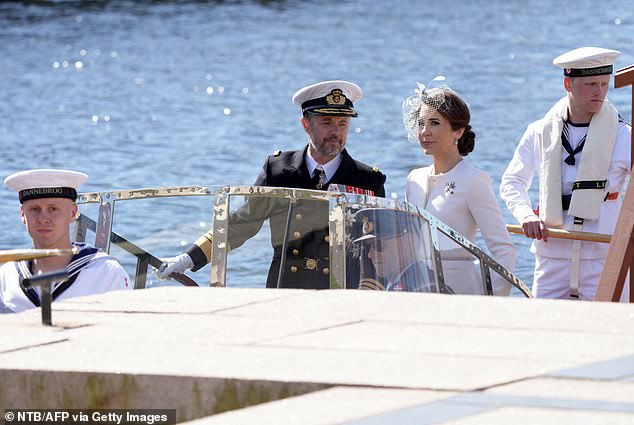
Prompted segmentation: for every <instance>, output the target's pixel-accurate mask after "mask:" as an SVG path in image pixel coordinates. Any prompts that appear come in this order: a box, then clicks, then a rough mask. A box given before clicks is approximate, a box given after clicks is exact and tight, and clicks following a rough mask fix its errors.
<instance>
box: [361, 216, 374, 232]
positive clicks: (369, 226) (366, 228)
mask: <svg viewBox="0 0 634 425" xmlns="http://www.w3.org/2000/svg"><path fill="white" fill-rule="evenodd" d="M373 230H374V223H372V222H371V221H370V219H369V218H367V217H363V234H364V235H367V234H369V233H371V232H372V231H373Z"/></svg>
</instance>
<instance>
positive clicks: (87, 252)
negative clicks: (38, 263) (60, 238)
mask: <svg viewBox="0 0 634 425" xmlns="http://www.w3.org/2000/svg"><path fill="white" fill-rule="evenodd" d="M73 246H77V247H79V248H80V252H79V253H77V254H76V255H74V256H73V258H72V259H71V262H70V263H69V264H68V266H66V271H67V272H68V274H69V276H70V277H69V279H68V280H67V281H66V282H61V283H59V284H57V285H55V286H54V287H53V288H51V289H52V290H51V292H52V297H53V301H58V300H65V299H69V298H73V297H79V296H84V295H93V294H101V293H103V292H107V291H113V290H118V289H132V283H131V282H130V277H129V276H128V274H127V272H126V271H125V270H124V268H123V267H122V266H121V265H120V264H119V262H118V261H117V260H116V259H115V258H114V257H111V256H110V255H108V254H106V253H104V252H102V251H100V250H97V249H96V248H94V247H91V246H89V245H86V244H83V243H82V244H80V243H73ZM29 266H30V261H11V262H7V263H5V264H3V265H2V267H0V305H2V304H4V306H5V307H6V308H8V309H9V310H11V311H13V312H16V313H17V312H20V311H24V310H27V309H30V308H34V307H37V306H39V304H40V299H39V291H38V290H37V289H35V288H30V289H28V290H27V289H25V288H24V287H23V286H22V285H21V282H22V280H23V279H25V278H28V277H30V276H31V271H30V270H29Z"/></svg>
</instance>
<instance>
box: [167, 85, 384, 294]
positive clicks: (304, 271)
mask: <svg viewBox="0 0 634 425" xmlns="http://www.w3.org/2000/svg"><path fill="white" fill-rule="evenodd" d="M362 96H363V92H362V91H361V88H360V87H359V86H357V85H356V84H354V83H351V82H348V81H340V80H338V81H325V82H321V83H317V84H313V85H310V86H307V87H304V88H302V89H300V90H298V91H297V92H296V93H295V95H294V96H293V103H295V104H296V105H297V106H299V107H300V108H301V110H302V118H301V124H302V127H303V128H304V131H305V132H306V134H307V135H308V145H307V146H306V147H304V148H303V149H301V150H296V151H289V152H279V151H278V152H275V154H273V155H272V156H269V157H268V158H267V159H266V161H265V162H264V166H263V167H262V170H261V171H260V174H259V175H258V177H257V179H256V180H255V183H254V185H256V186H272V187H290V188H298V189H317V190H326V189H327V187H328V185H329V184H340V185H346V186H352V187H354V188H358V189H363V190H365V191H367V192H369V193H372V194H374V195H375V196H380V197H384V196H385V188H384V184H385V178H386V177H385V175H384V174H383V173H381V172H380V171H379V170H378V168H376V167H370V166H368V165H366V164H364V163H362V162H359V161H357V160H355V159H353V158H352V157H351V156H350V155H349V154H348V152H347V151H346V149H345V144H346V139H347V137H348V130H349V127H350V120H351V118H353V117H356V116H357V112H356V111H355V109H354V102H356V101H358V100H359V99H361V97H362ZM254 201H255V202H254ZM287 211H288V201H286V200H284V201H279V200H270V199H268V200H267V199H252V200H251V201H250V202H247V203H246V204H245V205H244V206H242V207H241V208H240V209H238V210H237V211H235V212H234V213H233V214H232V215H231V217H230V219H229V247H230V249H235V248H237V247H239V246H240V245H242V244H243V243H244V242H245V241H246V240H247V239H248V238H250V237H252V236H253V235H255V234H256V233H257V232H258V231H259V229H260V228H261V226H262V223H263V222H264V220H266V219H269V220H270V227H271V244H272V246H273V251H274V254H273V259H272V261H271V267H270V269H269V274H268V278H267V282H266V286H267V287H269V288H271V287H277V286H278V280H279V283H280V285H279V286H280V287H284V288H305V289H326V288H328V287H329V286H330V283H329V282H330V277H329V274H330V270H329V267H330V266H329V258H328V255H329V240H328V206H327V205H325V203H324V202H318V201H310V200H300V201H298V202H297V204H296V205H295V207H294V210H293V215H292V216H291V221H290V225H289V230H288V232H287V234H288V244H287V249H286V252H282V244H283V238H284V233H285V230H286V219H287ZM211 246H212V231H211V230H210V231H209V232H207V233H206V234H204V235H203V236H201V237H200V238H199V239H198V240H197V241H196V242H195V243H194V244H193V245H192V246H191V247H190V248H189V249H188V250H187V251H186V252H185V253H183V254H181V255H179V256H177V257H172V258H166V259H163V261H164V263H163V266H162V267H161V268H160V269H159V270H158V271H157V276H158V277H159V278H160V279H167V278H168V277H169V275H170V274H171V273H174V272H178V273H183V272H184V271H186V270H190V269H191V270H193V271H197V270H199V269H200V268H202V267H203V266H205V265H206V264H207V263H209V261H210V258H211ZM283 256H285V257H286V262H285V268H284V270H283V271H282V275H281V278H279V279H278V277H279V273H280V264H281V260H282V257H283Z"/></svg>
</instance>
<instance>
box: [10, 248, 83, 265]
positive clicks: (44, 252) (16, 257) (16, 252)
mask: <svg viewBox="0 0 634 425" xmlns="http://www.w3.org/2000/svg"><path fill="white" fill-rule="evenodd" d="M78 252H79V249H78V248H71V249H6V250H2V251H0V263H6V262H7V261H22V260H33V259H35V258H44V257H54V256H56V255H67V254H71V255H75V254H77V253H78Z"/></svg>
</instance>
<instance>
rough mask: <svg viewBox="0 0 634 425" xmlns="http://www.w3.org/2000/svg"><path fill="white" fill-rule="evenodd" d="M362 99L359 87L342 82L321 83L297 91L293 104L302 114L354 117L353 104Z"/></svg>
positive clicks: (355, 114)
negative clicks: (300, 109)
mask: <svg viewBox="0 0 634 425" xmlns="http://www.w3.org/2000/svg"><path fill="white" fill-rule="evenodd" d="M361 97H363V92H362V91H361V87H359V86H358V85H356V84H354V83H351V82H348V81H343V80H333V81H323V82H321V83H317V84H313V85H310V86H307V87H304V88H302V89H299V90H297V92H296V93H295V94H294V95H293V103H294V104H296V105H297V106H299V107H300V108H302V113H306V112H311V113H313V114H316V115H343V116H348V117H356V116H357V113H356V112H355V110H354V102H356V101H357V100H359V99H361Z"/></svg>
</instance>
